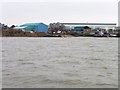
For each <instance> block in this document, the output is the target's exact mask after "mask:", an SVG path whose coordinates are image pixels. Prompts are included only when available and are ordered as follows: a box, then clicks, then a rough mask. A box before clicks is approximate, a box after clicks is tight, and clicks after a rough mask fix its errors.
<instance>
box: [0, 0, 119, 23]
mask: <svg viewBox="0 0 120 90" xmlns="http://www.w3.org/2000/svg"><path fill="white" fill-rule="evenodd" d="M118 1H119V0H39V1H38V0H2V1H1V3H0V12H1V14H0V21H1V23H4V24H7V25H21V24H24V23H37V22H43V23H45V24H49V23H53V22H62V23H65V22H66V23H68V22H69V23H70V22H75V23H86V22H87V23H117V22H118Z"/></svg>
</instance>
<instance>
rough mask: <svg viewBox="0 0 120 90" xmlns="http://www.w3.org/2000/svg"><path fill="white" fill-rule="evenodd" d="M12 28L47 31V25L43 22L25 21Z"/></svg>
mask: <svg viewBox="0 0 120 90" xmlns="http://www.w3.org/2000/svg"><path fill="white" fill-rule="evenodd" d="M14 29H19V30H22V31H25V32H31V31H32V32H47V31H48V26H47V25H46V24H44V23H27V24H23V25H20V26H19V27H15V28H14Z"/></svg>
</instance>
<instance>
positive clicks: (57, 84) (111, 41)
mask: <svg viewBox="0 0 120 90" xmlns="http://www.w3.org/2000/svg"><path fill="white" fill-rule="evenodd" d="M2 87H3V88H117V87H118V38H95V37H66V38H61V37H50V38H49V37H40V38H39V37H9V38H8V37H4V38H3V39H2Z"/></svg>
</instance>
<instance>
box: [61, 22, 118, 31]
mask: <svg viewBox="0 0 120 90" xmlns="http://www.w3.org/2000/svg"><path fill="white" fill-rule="evenodd" d="M63 24H64V25H65V26H67V27H69V28H70V30H72V31H76V32H79V31H81V30H83V28H84V27H86V26H87V27H90V28H91V29H96V30H97V29H98V30H99V29H105V30H111V29H112V30H114V29H115V27H116V23H63Z"/></svg>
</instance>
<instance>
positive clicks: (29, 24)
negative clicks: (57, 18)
mask: <svg viewBox="0 0 120 90" xmlns="http://www.w3.org/2000/svg"><path fill="white" fill-rule="evenodd" d="M40 24H43V25H46V24H44V23H26V24H23V25H20V27H23V26H38V25H40ZM46 26H47V25H46Z"/></svg>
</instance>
